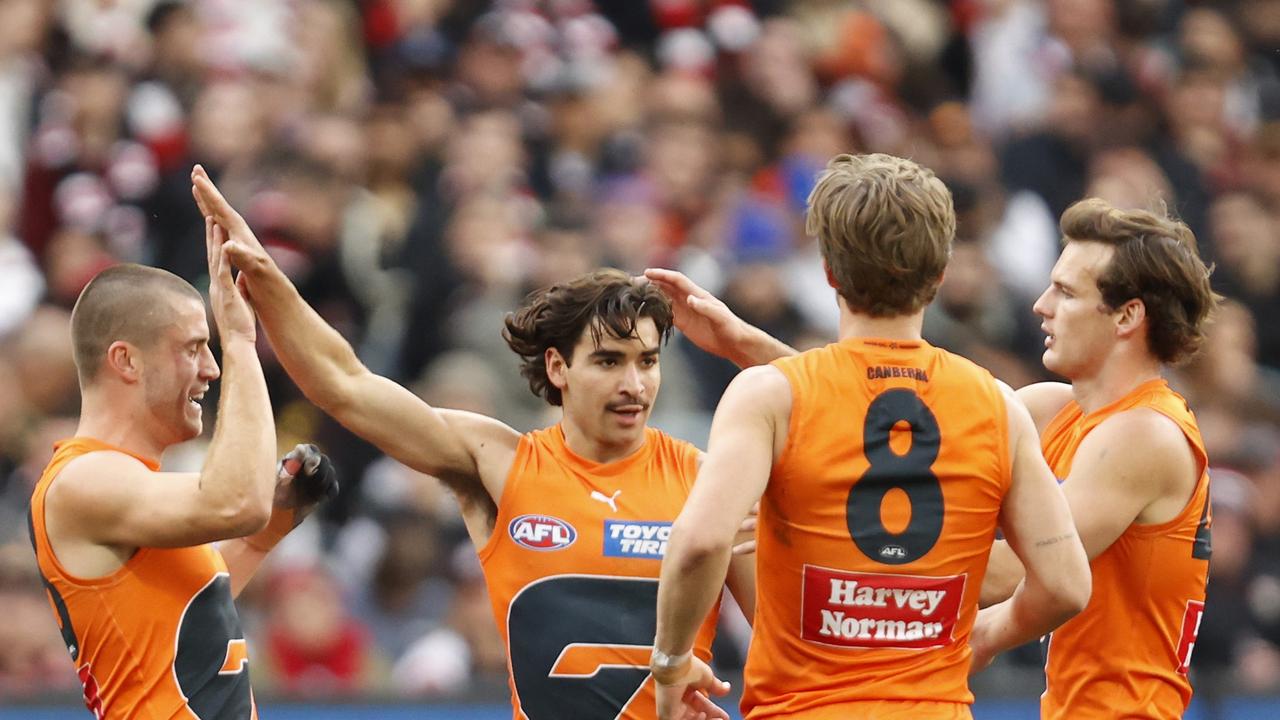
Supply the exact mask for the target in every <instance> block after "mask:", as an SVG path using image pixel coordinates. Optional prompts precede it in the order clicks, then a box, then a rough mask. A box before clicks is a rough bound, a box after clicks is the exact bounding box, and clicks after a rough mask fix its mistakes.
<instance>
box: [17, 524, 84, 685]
mask: <svg viewBox="0 0 1280 720" xmlns="http://www.w3.org/2000/svg"><path fill="white" fill-rule="evenodd" d="M27 535H28V536H30V538H31V549H32V550H34V551H36V553H37V555H38V554H39V551H38V550H36V522H35V518H34V517H33V516H32V514H31V508H30V507H28V508H27ZM36 566H37V568H38V567H39V561H38V560H37V563H36ZM40 584H42V585H44V589H45V592H47V593H49V599H50V600H51V601H53V609H54V612H56V613H58V631H59V632H60V633H62V642H63V643H64V644H66V646H67V652H68V653H70V655H71V661H72V662H77V663H78V662H79V661H80V641H79V640H77V639H76V630H75V628H74V627H72V626H71V613H70V612H69V611H68V610H67V603H66V601H65V600H63V599H62V593H60V592H58V589H57V588H55V587H54V586H53V583H51V582H49V578H47V577H45V576H44V573H43V572H40Z"/></svg>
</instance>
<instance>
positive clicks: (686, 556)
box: [654, 526, 731, 655]
mask: <svg viewBox="0 0 1280 720" xmlns="http://www.w3.org/2000/svg"><path fill="white" fill-rule="evenodd" d="M681 534H682V533H681V532H680V528H679V527H678V526H677V527H676V528H675V529H673V531H672V533H671V539H670V541H669V542H668V544H667V556H666V558H665V559H664V560H663V562H662V578H661V581H660V583H659V585H658V626H657V637H656V638H655V640H654V646H655V647H656V648H657V649H659V650H661V651H662V652H665V653H667V654H669V655H678V654H681V653H684V652H685V651H687V650H689V649H690V648H691V647H693V642H694V639H695V638H696V636H697V634H698V628H699V627H700V626H701V625H702V622H703V620H705V619H706V617H707V613H708V612H710V611H711V607H712V606H713V605H714V604H715V601H716V598H718V597H719V595H720V588H721V587H723V586H724V582H725V573H726V571H727V570H728V568H729V558H730V548H731V545H730V543H728V542H726V543H723V544H722V545H714V546H705V545H704V546H701V547H699V546H694V545H693V544H691V543H690V542H688V540H686V539H685V538H682V537H681Z"/></svg>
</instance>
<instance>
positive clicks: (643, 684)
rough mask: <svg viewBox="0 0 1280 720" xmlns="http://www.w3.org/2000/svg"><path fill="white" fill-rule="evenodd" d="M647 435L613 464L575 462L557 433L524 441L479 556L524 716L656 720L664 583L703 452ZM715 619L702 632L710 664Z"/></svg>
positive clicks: (700, 646)
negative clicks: (654, 653)
mask: <svg viewBox="0 0 1280 720" xmlns="http://www.w3.org/2000/svg"><path fill="white" fill-rule="evenodd" d="M645 433H646V436H645V443H644V445H643V447H641V448H640V449H639V450H638V451H636V452H635V453H634V454H632V455H631V456H629V457H627V458H624V459H622V460H618V461H616V462H612V463H608V464H599V463H594V462H591V461H589V460H587V459H585V458H582V457H579V456H577V455H575V454H574V453H573V452H572V451H571V450H569V448H568V447H567V446H566V445H565V441H564V433H563V431H562V430H561V428H560V426H559V425H556V426H554V427H551V428H547V429H545V430H539V431H536V432H532V433H528V434H526V435H525V436H524V437H522V438H521V439H520V444H519V447H518V449H517V450H516V457H515V461H514V462H513V463H512V466H511V472H510V474H509V475H508V477H507V482H506V486H505V488H504V490H503V494H502V499H501V501H500V502H499V503H498V517H497V521H496V523H495V525H494V530H493V535H492V536H491V537H490V539H489V541H488V542H487V543H486V544H485V546H484V547H483V548H481V549H480V562H481V564H482V566H483V568H484V574H485V581H486V583H487V585H488V588H489V598H490V601H491V602H492V603H493V614H494V617H495V619H496V620H497V623H498V629H499V631H500V632H501V633H502V637H503V639H504V640H505V641H506V643H507V658H508V661H507V662H508V669H509V671H510V678H509V679H510V685H511V702H512V706H513V708H514V711H515V713H514V714H515V717H516V718H517V719H518V718H521V717H528V718H530V720H548V719H555V718H569V717H572V718H581V719H582V720H596V719H599V720H613V719H614V718H615V717H619V718H624V719H625V720H640V719H641V718H646V719H647V718H653V717H654V714H655V712H656V710H655V707H654V690H653V679H652V678H650V677H649V669H648V668H649V652H650V650H651V648H652V643H653V636H654V631H655V624H656V613H657V589H658V575H659V571H660V570H661V567H662V555H663V554H665V552H666V539H667V534H668V533H669V532H670V525H671V523H672V522H673V521H674V520H675V518H676V516H677V515H679V514H680V508H681V507H682V506H683V505H684V501H685V499H686V498H687V497H688V495H689V490H690V489H691V488H692V486H693V481H694V478H695V477H696V475H697V470H698V457H699V452H698V449H697V448H695V447H694V446H692V445H690V444H689V443H686V442H683V441H681V440H675V439H673V438H671V437H669V436H667V435H666V434H664V433H662V432H659V431H657V430H654V429H652V428H648V429H646V431H645ZM717 614H718V613H717V612H716V611H713V612H712V613H711V615H710V616H709V617H708V618H707V620H706V622H705V623H703V625H702V628H701V630H699V632H698V637H697V642H696V644H695V646H694V647H695V651H696V652H697V654H698V656H699V657H701V658H703V659H708V658H710V656H711V639H712V637H713V635H714V633H715V625H716V619H717ZM619 698H623V699H626V698H630V700H629V701H627V700H619ZM624 705H625V707H624Z"/></svg>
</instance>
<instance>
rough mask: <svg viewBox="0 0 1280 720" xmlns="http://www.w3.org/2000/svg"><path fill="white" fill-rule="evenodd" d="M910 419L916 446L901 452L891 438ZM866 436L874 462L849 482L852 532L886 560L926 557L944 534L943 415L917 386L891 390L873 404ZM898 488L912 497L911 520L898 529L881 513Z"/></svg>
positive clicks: (865, 426)
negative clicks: (939, 463)
mask: <svg viewBox="0 0 1280 720" xmlns="http://www.w3.org/2000/svg"><path fill="white" fill-rule="evenodd" d="M904 422H905V423H906V424H907V425H908V426H909V427H910V432H911V448H910V449H909V450H907V452H906V453H904V454H902V455H899V454H898V453H896V452H894V450H893V448H892V447H890V445H889V438H890V433H891V431H892V430H893V428H894V426H895V425H898V424H899V423H904ZM862 442H863V448H864V452H865V453H866V456H867V462H868V463H870V467H869V468H867V471H866V472H865V473H863V474H862V477H860V478H858V481H857V482H855V483H854V484H853V487H851V488H849V499H848V501H847V503H846V508H845V518H846V520H847V522H848V525H849V536H850V537H851V538H853V543H854V544H855V545H857V546H858V549H859V550H861V551H862V554H864V555H866V556H867V557H869V558H871V559H872V560H875V561H876V562H880V563H884V564H886V565H903V564H905V563H909V562H912V561H914V560H918V559H920V558H921V557H924V555H925V554H926V553H928V552H929V551H930V550H931V549H933V546H934V545H935V544H937V542H938V537H939V536H940V535H941V534H942V515H943V510H944V508H943V498H942V483H941V482H939V481H938V476H937V475H936V474H934V472H933V469H932V466H933V463H934V461H936V460H937V459H938V448H939V446H940V445H941V443H942V437H941V434H940V432H939V430H938V421H937V419H936V418H935V417H934V416H933V413H932V412H931V411H930V410H929V408H928V407H926V406H925V404H924V402H923V401H922V400H921V399H920V396H919V395H916V394H915V393H914V392H912V391H911V390H907V389H905V388H895V389H893V390H888V391H886V392H884V393H881V394H880V395H878V396H876V399H875V400H873V401H872V402H871V405H870V406H869V407H868V408H867V419H866V422H865V423H864V424H863V430H862ZM895 489H896V490H901V491H903V492H904V493H906V496H907V499H908V500H909V501H910V502H911V520H910V521H909V522H908V523H907V526H906V527H905V528H903V529H902V530H901V531H900V532H897V533H894V532H890V531H889V529H888V528H886V527H885V524H884V519H883V517H882V516H881V506H882V505H883V504H884V499H885V496H886V495H887V494H888V493H889V492H890V491H891V490H895Z"/></svg>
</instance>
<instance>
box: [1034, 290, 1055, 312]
mask: <svg viewBox="0 0 1280 720" xmlns="http://www.w3.org/2000/svg"><path fill="white" fill-rule="evenodd" d="M1052 292H1053V288H1052V287H1049V288H1046V289H1045V291H1044V292H1042V293H1040V297H1038V298H1036V304H1035V305H1032V306H1031V311H1032V312H1034V313H1035V314H1036V315H1039V316H1040V317H1042V318H1047V317H1049V316H1050V315H1051V314H1052V313H1050V309H1049V294H1050V293H1052Z"/></svg>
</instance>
